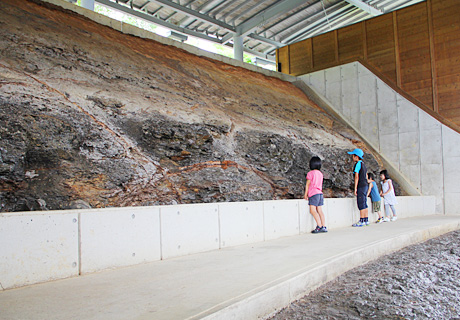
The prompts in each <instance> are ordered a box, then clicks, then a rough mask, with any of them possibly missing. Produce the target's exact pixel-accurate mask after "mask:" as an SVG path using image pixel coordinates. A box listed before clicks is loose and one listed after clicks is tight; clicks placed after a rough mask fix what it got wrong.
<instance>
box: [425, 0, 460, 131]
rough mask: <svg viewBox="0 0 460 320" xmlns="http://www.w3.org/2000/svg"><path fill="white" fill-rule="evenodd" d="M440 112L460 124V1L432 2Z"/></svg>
mask: <svg viewBox="0 0 460 320" xmlns="http://www.w3.org/2000/svg"><path fill="white" fill-rule="evenodd" d="M431 10H432V19H433V33H434V52H435V61H436V73H437V74H436V76H437V95H438V106H439V114H440V115H441V116H443V117H445V118H448V119H451V120H452V121H453V122H455V123H457V124H460V22H459V20H460V1H458V0H443V1H440V0H437V1H432V2H431Z"/></svg>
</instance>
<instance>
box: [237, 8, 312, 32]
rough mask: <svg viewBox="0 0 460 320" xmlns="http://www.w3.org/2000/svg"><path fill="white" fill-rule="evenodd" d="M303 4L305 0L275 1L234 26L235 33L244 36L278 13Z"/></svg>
mask: <svg viewBox="0 0 460 320" xmlns="http://www.w3.org/2000/svg"><path fill="white" fill-rule="evenodd" d="M302 4H305V0H283V1H279V2H277V3H275V4H274V5H272V6H271V7H270V8H268V9H266V10H264V11H261V12H259V13H258V14H256V15H255V16H254V17H252V18H250V19H249V20H247V21H245V22H243V23H242V24H240V25H238V26H237V27H236V33H237V34H238V35H241V36H245V35H247V34H249V33H251V32H252V31H253V30H254V29H255V28H257V27H258V26H259V25H261V24H263V23H265V22H267V21H269V20H270V19H274V18H275V17H278V16H279V15H281V14H283V13H286V12H288V11H291V10H292V9H295V8H297V7H298V6H300V5H302Z"/></svg>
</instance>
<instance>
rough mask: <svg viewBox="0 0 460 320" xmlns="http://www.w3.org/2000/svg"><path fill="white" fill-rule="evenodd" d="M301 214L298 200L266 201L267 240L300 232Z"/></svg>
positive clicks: (265, 225) (265, 227)
mask: <svg viewBox="0 0 460 320" xmlns="http://www.w3.org/2000/svg"><path fill="white" fill-rule="evenodd" d="M299 214H300V212H299V201H298V200H278V201H266V202H264V230H265V237H264V238H265V240H272V239H278V238H281V237H287V236H293V235H296V234H300V220H299ZM304 214H305V213H304Z"/></svg>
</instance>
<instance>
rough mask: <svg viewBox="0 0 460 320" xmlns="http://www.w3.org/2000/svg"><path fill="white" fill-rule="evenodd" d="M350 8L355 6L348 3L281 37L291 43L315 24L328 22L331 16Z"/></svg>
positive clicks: (285, 41) (319, 13)
mask: <svg viewBox="0 0 460 320" xmlns="http://www.w3.org/2000/svg"><path fill="white" fill-rule="evenodd" d="M350 8H353V6H352V5H350V4H347V5H345V6H344V7H342V8H340V9H338V10H335V11H333V12H331V13H329V14H328V15H327V16H324V17H322V18H320V19H318V20H316V21H314V22H311V23H308V24H307V25H306V26H305V27H304V28H301V29H299V30H297V31H296V32H293V33H291V34H290V35H289V36H287V37H286V38H284V39H281V41H283V42H284V43H286V44H289V43H290V42H292V41H295V39H297V38H299V37H300V36H302V35H303V34H305V33H306V32H308V30H311V29H313V28H314V27H315V26H317V25H320V24H321V23H324V22H327V20H328V19H329V18H331V17H333V16H336V15H338V14H341V13H342V12H344V11H347V10H350ZM328 9H329V8H326V11H328ZM316 15H324V12H322V11H320V12H318V13H316V14H315V15H314V16H316Z"/></svg>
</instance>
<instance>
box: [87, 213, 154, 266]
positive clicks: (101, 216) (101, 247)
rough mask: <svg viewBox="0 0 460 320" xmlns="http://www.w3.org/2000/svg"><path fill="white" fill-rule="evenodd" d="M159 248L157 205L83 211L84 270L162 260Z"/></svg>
mask: <svg viewBox="0 0 460 320" xmlns="http://www.w3.org/2000/svg"><path fill="white" fill-rule="evenodd" d="M160 250H161V246H160V209H159V208H158V207H132V208H128V209H125V208H110V209H96V210H85V211H82V212H81V213H80V253H81V265H80V272H81V273H89V272H95V271H99V270H102V269H107V268H116V267H123V266H129V265H134V264H139V263H142V262H147V261H155V260H159V259H160V258H161V251H160Z"/></svg>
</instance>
